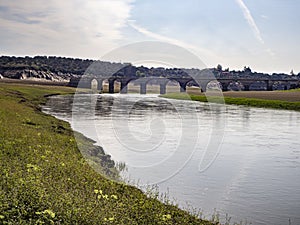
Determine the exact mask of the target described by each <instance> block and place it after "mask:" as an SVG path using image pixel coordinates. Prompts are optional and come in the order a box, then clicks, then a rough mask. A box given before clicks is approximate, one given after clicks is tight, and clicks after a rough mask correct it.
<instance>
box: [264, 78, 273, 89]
mask: <svg viewBox="0 0 300 225" xmlns="http://www.w3.org/2000/svg"><path fill="white" fill-rule="evenodd" d="M265 82H266V84H267V91H273V82H270V81H269V80H266V81H265Z"/></svg>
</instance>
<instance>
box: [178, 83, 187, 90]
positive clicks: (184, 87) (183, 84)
mask: <svg viewBox="0 0 300 225" xmlns="http://www.w3.org/2000/svg"><path fill="white" fill-rule="evenodd" d="M179 85H180V92H186V83H179Z"/></svg>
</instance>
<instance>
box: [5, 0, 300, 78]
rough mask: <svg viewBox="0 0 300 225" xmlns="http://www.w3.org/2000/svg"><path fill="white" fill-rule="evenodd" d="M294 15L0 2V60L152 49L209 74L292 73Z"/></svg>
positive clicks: (240, 6)
mask: <svg viewBox="0 0 300 225" xmlns="http://www.w3.org/2000/svg"><path fill="white" fill-rule="evenodd" d="M299 11H300V1H298V0H263V1H262V0H184V1H175V0H64V1H61V0H47V1H45V0H1V1H0V55H16V56H26V55H28V56H34V55H48V56H49V55H56V56H65V57H76V58H89V59H100V58H101V57H102V56H103V55H105V54H107V53H109V52H111V51H112V50H114V49H116V48H120V47H122V46H124V45H128V44H133V43H136V42H143V41H159V42H165V43H168V44H171V45H176V46H180V47H182V48H184V49H186V50H188V51H190V52H191V53H193V54H195V55H196V56H197V57H198V58H199V59H200V60H201V61H202V62H203V63H204V64H205V65H206V66H207V67H209V68H211V67H216V66H217V65H218V64H221V65H222V66H223V68H229V69H230V70H241V69H243V68H244V66H249V67H250V68H251V69H252V70H253V71H257V72H267V73H273V72H284V73H290V71H291V70H293V71H294V73H299V72H300V57H299V53H300V43H299V42H300V26H299V21H300V14H299ZM123 60H124V61H126V58H125V59H124V58H122V59H120V61H123Z"/></svg>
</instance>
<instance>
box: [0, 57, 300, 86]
mask: <svg viewBox="0 0 300 225" xmlns="http://www.w3.org/2000/svg"><path fill="white" fill-rule="evenodd" d="M94 62H95V60H90V59H77V58H75V59H74V58H65V57H56V56H35V57H29V56H25V57H15V56H1V57H0V79H1V78H3V77H6V78H11V79H45V80H50V81H69V80H70V79H71V78H72V77H78V76H81V75H83V74H84V73H85V72H86V71H87V69H88V68H89V66H90V65H91V64H92V63H94ZM97 63H98V64H99V63H100V64H99V65H100V67H101V69H103V70H105V71H115V70H114V69H113V68H114V66H116V65H117V66H118V67H120V68H122V67H123V69H121V70H120V71H118V72H117V73H116V74H118V75H121V76H126V75H132V74H133V73H134V74H135V75H137V76H140V77H144V76H163V77H168V76H169V75H171V76H180V77H182V76H186V75H188V74H194V73H198V72H199V69H200V68H196V69H179V68H169V69H165V68H147V67H144V66H140V67H135V66H132V65H131V64H129V63H127V64H122V65H121V64H119V63H111V62H101V61H97ZM120 65H121V66H120ZM201 69H203V68H201ZM210 70H211V72H212V73H213V74H214V76H215V77H216V78H232V79H235V78H240V77H243V78H253V79H257V78H266V79H286V78H289V79H295V80H299V79H300V73H299V74H298V75H296V74H294V73H292V74H284V73H273V74H272V75H271V74H266V73H258V72H253V71H252V70H251V69H250V68H249V67H246V66H245V67H244V69H243V70H239V71H235V70H233V71H230V70H229V69H228V68H227V69H225V70H223V69H222V66H221V65H218V66H217V67H216V68H211V69H210ZM129 73H130V74H129Z"/></svg>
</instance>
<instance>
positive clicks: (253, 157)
mask: <svg viewBox="0 0 300 225" xmlns="http://www.w3.org/2000/svg"><path fill="white" fill-rule="evenodd" d="M43 110H44V111H45V112H46V113H50V114H52V115H54V116H56V117H57V118H59V119H62V120H65V121H68V122H70V123H71V126H72V128H73V129H74V130H76V131H79V132H81V133H83V134H84V135H86V136H87V137H90V138H92V139H94V140H95V141H97V144H99V145H100V146H102V147H103V148H104V150H105V151H106V152H107V153H108V154H110V155H111V156H112V159H114V160H115V161H116V162H125V163H126V165H127V169H128V171H127V172H124V173H123V176H124V179H126V180H130V181H131V182H134V183H136V185H138V186H139V187H141V188H144V187H145V185H147V184H149V185H156V186H157V187H158V188H159V191H160V192H161V193H165V192H167V193H168V195H169V198H170V199H171V200H173V199H174V200H175V202H176V203H178V204H179V206H181V207H182V208H186V207H188V206H192V207H193V208H197V209H200V210H201V211H202V213H203V216H205V217H206V218H208V219H209V218H210V216H211V215H212V214H213V213H214V211H215V210H216V211H217V212H218V214H219V215H220V218H221V221H223V222H224V217H225V214H228V215H229V216H230V217H231V220H230V221H231V223H233V222H240V221H243V224H245V223H246V222H248V224H249V223H250V222H251V223H252V224H261V225H262V224H274V225H277V224H278V225H279V224H289V223H291V224H300V158H299V157H300V147H299V146H300V128H299V125H300V113H298V112H293V111H283V110H282V111H281V110H272V109H258V108H249V107H243V106H229V105H226V106H225V105H217V104H208V103H200V102H192V101H183V100H171V99H163V98H159V97H158V96H157V95H138V94H128V95H120V94H114V95H108V94H102V95H96V94H95V95H84V94H77V95H75V98H74V99H73V97H72V96H53V97H51V98H50V99H49V101H48V103H47V104H46V105H45V106H44V108H43Z"/></svg>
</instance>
